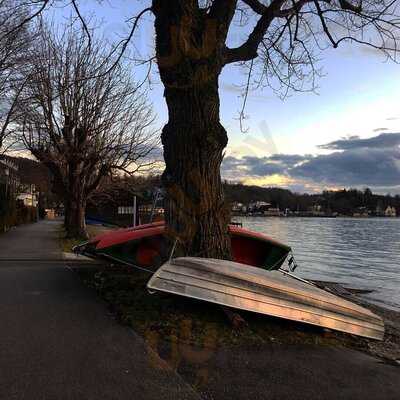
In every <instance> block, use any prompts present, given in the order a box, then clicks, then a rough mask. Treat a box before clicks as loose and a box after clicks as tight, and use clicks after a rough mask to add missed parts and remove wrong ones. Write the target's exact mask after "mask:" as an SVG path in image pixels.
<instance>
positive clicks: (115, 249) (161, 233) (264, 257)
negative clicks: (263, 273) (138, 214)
mask: <svg viewBox="0 0 400 400" xmlns="http://www.w3.org/2000/svg"><path fill="white" fill-rule="evenodd" d="M229 232H230V235H231V243H232V255H233V260H234V261H236V262H239V263H242V264H248V265H252V266H255V267H261V268H264V269H268V270H275V269H279V267H280V266H281V265H282V263H283V262H284V261H285V259H286V257H287V256H288V254H289V253H290V251H291V249H290V247H288V246H286V245H284V244H282V243H279V242H277V241H275V240H273V239H271V238H269V237H268V236H266V235H264V234H261V233H258V232H253V231H249V230H247V229H244V228H241V227H238V226H234V225H230V226H229ZM74 250H75V251H76V252H78V253H81V254H85V255H88V256H92V257H106V258H111V259H113V260H115V261H119V262H121V263H124V264H129V265H132V266H138V267H141V268H151V267H157V268H158V267H159V266H160V265H161V264H163V263H164V262H165V261H167V260H168V258H169V256H170V253H171V248H170V244H169V241H168V240H167V239H166V235H165V223H164V221H160V222H154V223H151V224H145V225H139V226H137V227H135V228H127V229H119V230H116V231H112V232H108V233H104V234H101V235H98V236H96V237H95V238H93V239H92V240H90V241H89V242H86V243H83V244H81V245H79V246H77V247H76V248H75V249H74Z"/></svg>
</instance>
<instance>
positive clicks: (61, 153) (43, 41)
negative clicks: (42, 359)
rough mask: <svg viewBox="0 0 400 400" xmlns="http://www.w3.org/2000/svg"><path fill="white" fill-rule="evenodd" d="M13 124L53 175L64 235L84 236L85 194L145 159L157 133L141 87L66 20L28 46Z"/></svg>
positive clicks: (96, 42)
mask: <svg viewBox="0 0 400 400" xmlns="http://www.w3.org/2000/svg"><path fill="white" fill-rule="evenodd" d="M30 59H31V60H32V62H31V64H30V66H29V75H28V76H27V82H26V84H25V87H24V90H23V92H22V95H21V98H20V102H19V113H18V114H19V117H18V123H19V126H20V130H21V133H22V139H23V142H24V144H25V145H26V147H27V149H29V150H30V151H31V152H32V154H33V155H34V156H35V157H36V158H37V159H38V160H40V161H41V162H42V163H44V164H45V165H46V166H47V167H48V168H49V169H50V170H51V172H52V173H53V176H54V178H55V182H56V186H57V188H58V191H59V192H61V194H62V196H63V198H64V205H65V211H66V215H65V226H66V230H67V235H68V236H70V237H84V236H86V229H85V218H84V217H85V207H86V201H87V198H88V196H89V195H90V193H91V192H92V191H93V190H95V189H96V188H97V187H98V185H99V184H100V182H101V181H102V179H103V178H104V177H106V176H108V175H110V174H112V173H113V172H116V171H124V172H125V173H133V172H135V171H137V170H138V169H140V168H144V167H145V166H148V165H150V164H151V161H150V160H149V156H150V153H151V151H152V150H153V148H154V146H155V145H156V142H157V138H156V136H155V134H154V130H152V122H153V114H152V109H151V107H150V105H149V104H148V102H147V97H146V93H145V92H144V91H143V90H141V89H140V88H139V87H138V85H137V84H135V82H134V81H133V80H132V77H131V74H130V72H129V71H128V69H127V68H126V67H125V66H123V65H122V64H121V63H120V64H119V65H118V66H116V67H114V68H113V69H112V70H110V65H111V64H113V63H114V59H113V58H112V57H110V56H109V50H107V46H106V45H105V42H104V41H101V40H97V39H94V38H91V40H90V43H89V40H88V37H87V35H86V33H85V32H84V30H83V29H75V28H74V26H69V27H68V28H65V30H64V31H63V32H62V33H61V34H59V33H57V32H56V31H55V30H54V29H51V28H48V27H45V26H42V27H41V31H40V38H39V41H38V44H37V45H36V46H35V49H34V50H32V51H31V57H30Z"/></svg>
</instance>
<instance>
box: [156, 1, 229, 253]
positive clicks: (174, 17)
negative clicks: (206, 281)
mask: <svg viewBox="0 0 400 400" xmlns="http://www.w3.org/2000/svg"><path fill="white" fill-rule="evenodd" d="M221 3H222V2H217V3H215V4H216V5H218V7H219V8H221V7H222V9H221V10H219V8H218V10H210V12H209V13H208V12H207V11H206V10H205V9H200V7H199V4H198V1H197V0H170V1H165V0H153V1H152V11H153V13H154V15H155V30H156V54H157V64H158V68H159V71H160V77H161V80H162V82H163V84H164V87H165V92H164V93H165V99H166V102H167V106H168V113H169V120H168V123H167V125H166V126H165V127H164V129H163V132H162V142H163V145H164V159H165V164H166V168H165V172H164V174H163V183H164V186H165V188H166V189H167V194H168V201H167V205H166V221H167V226H168V228H169V230H170V233H171V234H172V235H173V237H175V238H178V239H179V240H180V242H181V244H182V246H181V249H183V253H184V254H187V255H199V256H203V257H215V258H230V256H231V246H230V238H229V233H228V223H229V212H228V209H227V207H226V205H225V203H224V196H223V188H222V184H221V176H220V166H221V162H222V158H223V150H224V148H225V146H226V144H227V142H228V139H227V134H226V131H225V129H224V128H223V126H222V125H221V124H220V121H219V95H218V77H219V75H220V73H221V70H222V67H223V63H224V57H223V53H224V50H225V45H224V43H225V40H224V37H226V34H227V31H228V27H229V23H227V22H226V21H228V20H230V19H231V18H232V17H233V14H234V9H235V7H228V8H226V7H223V6H221ZM220 6H221V7H220ZM225 8H226V10H225ZM220 12H222V13H223V14H226V18H225V19H226V21H225V23H223V22H222V20H221V19H220V18H218V16H217V14H219V13H220Z"/></svg>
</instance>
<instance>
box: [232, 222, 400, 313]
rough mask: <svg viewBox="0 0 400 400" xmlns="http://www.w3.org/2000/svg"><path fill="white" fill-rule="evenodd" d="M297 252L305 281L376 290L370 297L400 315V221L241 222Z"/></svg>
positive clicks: (246, 226)
mask: <svg viewBox="0 0 400 400" xmlns="http://www.w3.org/2000/svg"><path fill="white" fill-rule="evenodd" d="M235 220H237V221H240V222H242V223H243V227H244V228H248V229H251V230H254V231H259V232H262V233H265V234H267V235H268V236H270V237H272V238H275V239H277V240H279V241H281V242H283V243H286V244H288V245H289V246H291V247H292V249H293V253H294V256H295V259H296V261H297V264H298V268H297V269H296V271H295V274H296V275H299V276H301V277H303V278H309V279H317V280H325V281H332V282H340V283H343V284H345V286H346V285H347V286H348V287H354V288H362V289H373V290H374V292H373V293H371V294H368V295H364V296H365V298H367V299H369V300H370V301H373V302H375V303H377V304H380V305H383V306H386V307H388V308H392V309H395V310H400V218H371V219H356V218H263V217H243V218H235Z"/></svg>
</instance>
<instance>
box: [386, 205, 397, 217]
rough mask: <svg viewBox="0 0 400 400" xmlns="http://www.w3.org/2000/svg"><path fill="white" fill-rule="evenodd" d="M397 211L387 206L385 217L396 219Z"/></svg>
mask: <svg viewBox="0 0 400 400" xmlns="http://www.w3.org/2000/svg"><path fill="white" fill-rule="evenodd" d="M396 216H397V215H396V209H395V208H394V207H390V206H387V208H386V210H385V217H396Z"/></svg>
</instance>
